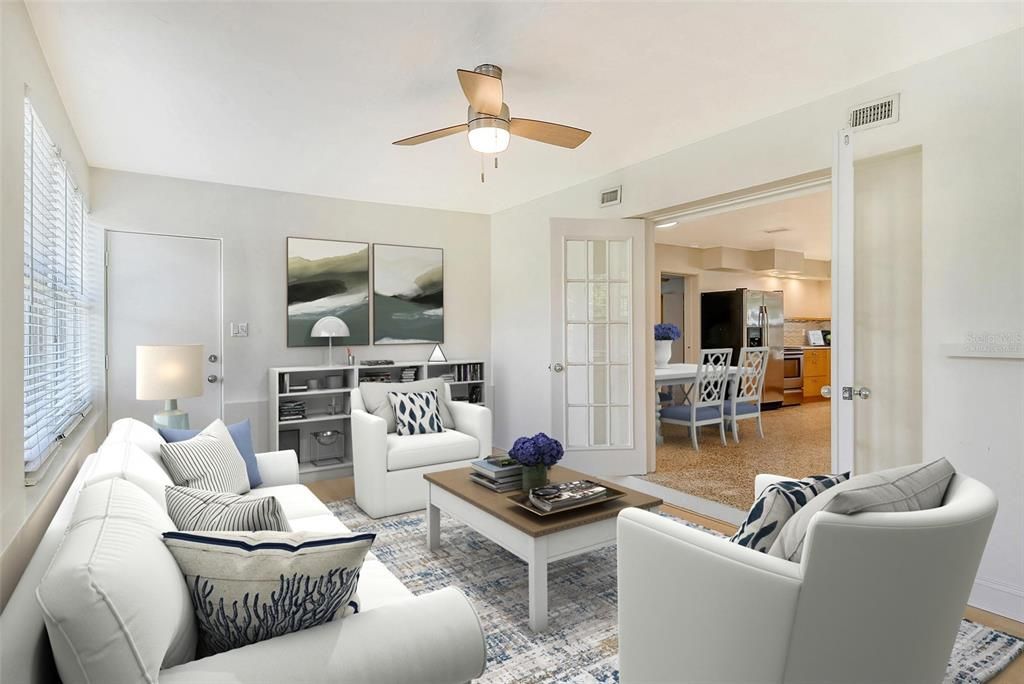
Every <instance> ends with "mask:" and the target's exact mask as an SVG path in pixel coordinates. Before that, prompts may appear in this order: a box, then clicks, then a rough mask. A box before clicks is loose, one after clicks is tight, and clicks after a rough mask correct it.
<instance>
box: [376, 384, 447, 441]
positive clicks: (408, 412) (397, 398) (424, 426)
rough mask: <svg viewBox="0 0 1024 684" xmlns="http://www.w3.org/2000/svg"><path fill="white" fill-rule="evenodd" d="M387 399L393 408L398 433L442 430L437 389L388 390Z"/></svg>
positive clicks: (427, 432)
mask: <svg viewBox="0 0 1024 684" xmlns="http://www.w3.org/2000/svg"><path fill="white" fill-rule="evenodd" d="M388 401H390V402H391V407H392V408H393V409H394V410H395V427H396V430H395V431H396V432H397V433H398V434H399V435H425V434H430V433H433V432H444V422H442V420H441V411H440V408H439V407H438V403H437V390H430V391H427V392H406V393H399V392H388Z"/></svg>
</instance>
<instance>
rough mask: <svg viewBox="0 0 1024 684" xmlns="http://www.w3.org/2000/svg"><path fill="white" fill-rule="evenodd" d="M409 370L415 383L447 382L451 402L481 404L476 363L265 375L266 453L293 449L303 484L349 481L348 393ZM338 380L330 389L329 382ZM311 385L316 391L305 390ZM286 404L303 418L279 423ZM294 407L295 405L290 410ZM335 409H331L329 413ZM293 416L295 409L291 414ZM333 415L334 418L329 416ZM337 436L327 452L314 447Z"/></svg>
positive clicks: (482, 387) (482, 385) (481, 378)
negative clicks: (326, 434)
mask: <svg viewBox="0 0 1024 684" xmlns="http://www.w3.org/2000/svg"><path fill="white" fill-rule="evenodd" d="M408 369H412V373H411V374H412V375H413V376H414V379H415V380H424V379H428V378H436V377H445V376H448V378H450V379H446V381H445V384H447V385H448V386H449V391H450V392H451V395H452V400H453V401H470V402H472V403H477V404H485V403H486V401H487V396H486V377H487V376H486V373H485V372H484V371H485V366H484V362H483V361H480V360H475V359H470V360H458V361H441V362H436V361H399V362H396V363H394V364H389V365H386V366H370V365H357V366H288V367H280V368H271V369H270V370H269V372H268V378H267V380H268V386H267V396H268V398H269V401H268V402H267V405H268V413H269V415H268V416H267V418H268V420H267V424H268V426H269V433H270V434H269V443H270V449H271V450H273V451H276V450H278V449H295V450H296V452H297V453H298V455H299V478H300V480H301V481H302V482H311V481H314V480H323V479H329V478H334V477H348V476H351V475H352V431H351V428H350V423H351V421H350V419H351V416H352V401H351V393H352V390H353V389H355V388H357V387H359V383H360V382H366V381H368V380H369V379H371V378H382V379H383V378H386V379H387V380H388V381H390V382H402V377H403V373H404V372H407V371H408ZM329 377H336V378H339V379H338V380H334V381H333V384H340V386H338V387H329V386H328V378H329ZM310 380H315V381H317V382H318V383H319V385H318V387H317V389H306V388H307V387H308V383H309V381H310ZM288 402H300V404H301V416H302V417H301V418H297V419H292V420H282V419H281V416H282V411H287V410H288V408H289V404H288ZM292 406H293V407H294V406H295V405H294V404H293V405H292ZM332 407H333V409H332ZM293 410H295V409H293ZM332 410H333V413H332ZM327 430H331V431H333V430H337V431H338V433H339V437H338V439H337V441H336V442H335V443H334V444H333V445H331V446H330V447H323V446H321V445H319V444H318V443H317V439H316V438H317V435H318V434H319V433H321V432H323V431H327Z"/></svg>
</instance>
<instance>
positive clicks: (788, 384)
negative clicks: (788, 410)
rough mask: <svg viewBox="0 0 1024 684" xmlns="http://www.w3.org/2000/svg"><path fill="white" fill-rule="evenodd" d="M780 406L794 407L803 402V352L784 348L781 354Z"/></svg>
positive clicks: (795, 348)
mask: <svg viewBox="0 0 1024 684" xmlns="http://www.w3.org/2000/svg"><path fill="white" fill-rule="evenodd" d="M782 359H783V383H782V387H783V389H782V405H783V406H794V405H796V404H802V403H803V401H804V350H803V349H801V348H800V347H786V348H785V349H784V350H783V352H782Z"/></svg>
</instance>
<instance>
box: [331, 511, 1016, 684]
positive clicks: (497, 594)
mask: <svg viewBox="0 0 1024 684" xmlns="http://www.w3.org/2000/svg"><path fill="white" fill-rule="evenodd" d="M328 506H329V507H330V509H331V510H332V511H333V512H334V514H335V515H336V516H338V518H339V519H340V520H341V521H342V522H344V523H345V525H346V526H347V527H348V528H349V529H351V530H353V531H357V532H374V533H376V534H377V541H376V542H374V546H373V551H374V553H375V554H376V555H377V557H378V558H380V560H381V561H382V562H383V563H384V565H386V566H387V567H388V569H389V570H391V571H392V572H393V573H394V574H395V575H397V577H398V579H400V580H401V581H402V582H403V583H404V584H405V585H406V586H407V587H409V589H410V590H411V591H412V592H413V593H414V594H422V593H424V592H428V591H433V590H435V589H441V588H443V587H447V586H456V587H459V588H460V589H462V591H464V592H465V593H466V595H467V596H469V598H470V600H471V601H472V602H473V605H474V607H475V608H476V610H477V612H478V613H479V614H480V620H481V622H482V623H483V626H484V631H485V634H486V640H487V671H486V672H485V673H484V676H483V678H482V679H481V680H480V681H483V682H516V683H517V684H541V683H542V682H571V683H573V684H583V683H593V682H618V680H619V677H618V675H619V673H618V640H617V636H616V632H617V627H616V610H615V609H616V587H615V548H614V547H608V548H605V549H601V550H599V551H593V552H591V553H587V554H583V555H580V556H575V557H574V558H569V559H566V560H563V561H558V562H555V563H553V564H551V566H549V569H548V589H549V592H548V609H549V616H550V618H549V624H550V627H549V629H548V631H546V632H544V633H542V634H534V633H533V632H531V631H530V628H529V627H528V626H527V624H526V620H527V581H526V564H525V563H524V562H523V561H521V560H519V559H518V558H516V557H515V556H513V555H512V554H511V553H508V552H507V551H505V550H504V549H502V548H501V547H499V546H497V545H496V544H493V543H492V542H490V541H488V540H487V539H486V538H484V537H483V536H481V535H480V534H478V533H477V532H475V531H474V530H472V529H470V528H469V527H467V526H465V525H463V524H462V523H460V522H458V521H456V520H454V519H453V518H451V517H450V516H447V515H442V517H441V549H440V551H438V552H437V553H436V554H434V553H431V552H429V551H427V547H426V526H425V524H424V516H423V513H422V512H418V513H408V514H405V515H396V516H393V517H390V518H381V519H380V520H373V519H371V518H368V517H367V516H366V514H364V513H363V512H362V511H361V510H360V509H359V508H358V507H357V506H356V505H355V501H354V500H352V499H346V500H345V501H338V502H334V503H330V504H328ZM681 522H683V524H686V525H690V526H691V527H699V526H697V525H692V524H691V523H688V522H686V521H681ZM699 529H705V531H707V532H708V533H710V534H717V533H716V532H712V531H711V530H706V528H699ZM1022 652H1024V641H1022V640H1020V639H1017V638H1015V637H1013V636H1010V635H1009V634H1005V633H1003V632H997V631H995V630H992V629H989V628H987V627H983V626H982V625H978V624H975V623H973V622H970V621H968V620H964V621H963V622H962V623H961V625H960V633H959V634H958V635H957V640H956V645H955V646H954V647H953V652H952V654H950V662H949V669H948V670H947V671H946V679H945V682H947V683H956V684H981V683H982V682H987V681H988V680H989V679H991V678H992V677H993V676H995V675H996V674H997V673H998V672H999V671H1001V670H1002V669H1003V668H1005V667H1006V666H1007V665H1008V664H1009V663H1010V661H1012V660H1013V659H1014V658H1015V657H1017V656H1018V655H1020V654H1021V653H1022Z"/></svg>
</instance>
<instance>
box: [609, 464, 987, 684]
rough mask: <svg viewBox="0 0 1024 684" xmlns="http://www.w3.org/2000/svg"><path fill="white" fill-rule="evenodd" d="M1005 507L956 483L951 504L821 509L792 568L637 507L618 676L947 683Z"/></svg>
mask: <svg viewBox="0 0 1024 684" xmlns="http://www.w3.org/2000/svg"><path fill="white" fill-rule="evenodd" d="M780 479H784V478H781V477H778V476H774V475H759V476H758V477H757V482H756V489H757V491H758V492H760V491H761V490H762V489H763V488H764V487H766V486H767V485H768V484H770V483H771V482H774V481H777V480H780ZM995 513H996V498H995V495H994V494H993V493H992V490H990V489H989V488H988V487H986V486H985V485H984V484H982V483H980V482H978V481H977V480H972V479H971V478H969V477H964V476H962V475H955V476H954V477H953V480H952V482H951V483H950V485H949V488H948V490H947V492H946V497H945V500H944V502H943V505H942V506H940V507H939V508H934V509H930V510H924V511H915V512H909V513H859V514H856V515H849V516H847V515H838V514H835V513H828V512H820V513H817V514H816V515H815V516H814V517H813V518H812V519H811V523H810V528H809V529H808V532H807V540H806V542H805V546H804V551H803V556H802V559H801V562H799V563H793V562H789V561H786V560H783V559H781V558H775V557H772V556H769V555H767V554H764V553H761V552H758V551H754V550H752V549H748V548H745V547H742V546H738V545H737V544H733V543H731V542H729V541H728V540H726V539H723V538H719V537H716V536H713V535H710V534H707V533H705V532H702V531H700V530H697V529H694V528H691V527H687V526H686V525H682V524H680V523H678V522H675V521H672V520H669V519H667V518H663V517H660V516H657V515H654V514H652V513H648V512H646V511H641V510H638V509H627V510H625V511H623V512H622V513H620V514H619V518H618V585H619V668H620V678H621V679H620V681H622V682H623V684H631V683H637V682H643V683H644V684H654V683H656V682H673V683H685V682H701V683H702V684H710V683H713V682H722V683H725V682H728V683H730V684H732V683H735V682H758V683H759V684H761V683H763V684H768V683H770V682H806V683H808V684H810V683H814V684H829V683H844V684H872V683H881V682H885V683H887V684H888V683H895V682H899V683H900V684H934V683H935V682H941V681H942V679H943V675H944V672H945V669H946V664H947V661H948V658H949V653H950V651H951V649H952V647H953V642H954V640H955V638H956V633H957V628H958V626H959V624H960V618H961V616H962V615H963V610H964V605H965V603H966V602H967V598H968V596H969V594H970V591H971V585H972V584H973V582H974V576H975V573H976V572H977V570H978V564H979V562H980V560H981V553H982V550H983V549H984V547H985V542H986V540H987V538H988V533H989V530H990V528H991V526H992V521H993V519H994V518H995Z"/></svg>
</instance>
